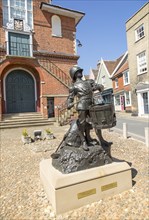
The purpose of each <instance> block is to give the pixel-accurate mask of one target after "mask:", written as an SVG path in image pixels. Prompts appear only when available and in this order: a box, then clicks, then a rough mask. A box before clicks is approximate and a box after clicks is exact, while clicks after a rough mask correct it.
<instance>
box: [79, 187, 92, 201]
mask: <svg viewBox="0 0 149 220" xmlns="http://www.w3.org/2000/svg"><path fill="white" fill-rule="evenodd" d="M93 194H96V189H95V188H94V189H90V190H87V191H84V192H81V193H78V199H82V198H84V197H87V196H90V195H93Z"/></svg>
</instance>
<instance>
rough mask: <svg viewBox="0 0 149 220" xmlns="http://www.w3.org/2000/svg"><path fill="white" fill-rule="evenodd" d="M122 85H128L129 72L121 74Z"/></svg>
mask: <svg viewBox="0 0 149 220" xmlns="http://www.w3.org/2000/svg"><path fill="white" fill-rule="evenodd" d="M126 74H127V77H126ZM126 79H127V82H126ZM123 83H124V86H126V85H128V84H130V81H129V70H126V71H124V72H123Z"/></svg>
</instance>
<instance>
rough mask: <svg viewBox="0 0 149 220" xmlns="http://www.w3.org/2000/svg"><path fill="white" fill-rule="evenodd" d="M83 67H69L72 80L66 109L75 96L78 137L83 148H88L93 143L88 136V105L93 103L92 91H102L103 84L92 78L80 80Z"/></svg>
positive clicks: (70, 106)
mask: <svg viewBox="0 0 149 220" xmlns="http://www.w3.org/2000/svg"><path fill="white" fill-rule="evenodd" d="M82 72H83V69H81V68H80V67H78V66H73V67H72V68H71V69H70V76H71V78H72V80H73V82H74V84H73V85H72V87H71V88H70V89H69V96H68V100H67V106H68V109H70V108H72V107H73V105H74V98H75V96H76V97H77V98H78V102H77V106H76V110H77V112H78V119H77V125H78V129H79V134H80V139H81V142H82V147H83V149H84V150H89V148H88V145H92V144H94V140H93V139H92V138H91V136H90V130H91V129H92V125H91V123H90V114H89V107H90V106H91V105H92V104H93V92H94V91H96V90H99V91H100V92H102V91H103V89H104V86H103V85H99V84H96V83H95V82H94V80H82V77H83V74H82Z"/></svg>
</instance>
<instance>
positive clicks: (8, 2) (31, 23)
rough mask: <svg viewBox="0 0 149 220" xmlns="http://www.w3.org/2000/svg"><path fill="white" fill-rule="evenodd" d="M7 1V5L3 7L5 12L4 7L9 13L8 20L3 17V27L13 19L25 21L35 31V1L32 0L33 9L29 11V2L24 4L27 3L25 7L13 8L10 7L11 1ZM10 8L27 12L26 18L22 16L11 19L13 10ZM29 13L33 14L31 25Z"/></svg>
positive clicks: (25, 0)
mask: <svg viewBox="0 0 149 220" xmlns="http://www.w3.org/2000/svg"><path fill="white" fill-rule="evenodd" d="M6 1H7V5H3V10H4V7H5V8H6V9H7V12H8V18H6V19H4V17H3V25H4V26H6V25H7V23H9V22H11V21H12V20H13V19H20V20H23V21H25V23H26V24H27V25H28V26H29V27H30V28H31V29H33V0H31V9H30V10H28V8H27V5H28V4H27V1H28V0H24V3H25V7H22V8H21V7H18V6H11V5H10V0H6ZM10 8H15V10H16V11H19V10H20V11H21V10H22V11H24V12H25V16H24V17H21V16H13V17H11V9H10ZM28 13H32V21H31V22H30V23H29V21H28ZM3 15H4V16H5V14H3ZM5 20H6V21H7V22H6V24H4V21H5Z"/></svg>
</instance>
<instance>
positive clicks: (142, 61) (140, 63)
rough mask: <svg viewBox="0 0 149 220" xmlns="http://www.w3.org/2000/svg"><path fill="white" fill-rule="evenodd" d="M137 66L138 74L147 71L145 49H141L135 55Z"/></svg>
mask: <svg viewBox="0 0 149 220" xmlns="http://www.w3.org/2000/svg"><path fill="white" fill-rule="evenodd" d="M143 55H144V56H143ZM143 57H144V58H143ZM137 67H138V75H141V74H143V73H146V72H147V59H146V51H143V52H141V53H139V54H138V55H137Z"/></svg>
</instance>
